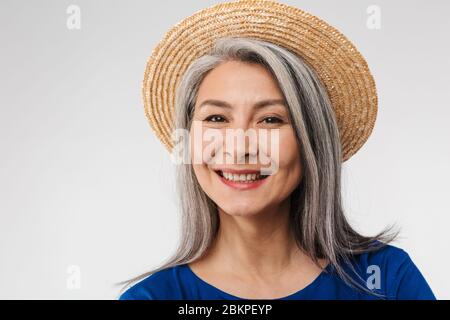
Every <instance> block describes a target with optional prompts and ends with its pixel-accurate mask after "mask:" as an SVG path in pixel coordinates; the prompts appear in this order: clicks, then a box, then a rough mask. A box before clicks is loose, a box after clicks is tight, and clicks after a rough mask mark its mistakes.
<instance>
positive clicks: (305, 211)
mask: <svg viewBox="0 0 450 320" xmlns="http://www.w3.org/2000/svg"><path fill="white" fill-rule="evenodd" d="M257 7H258V8H259V9H260V10H266V11H264V12H266V13H268V12H270V13H271V14H277V15H280V16H281V17H282V18H283V19H285V21H287V20H288V19H289V18H292V16H290V15H292V14H293V13H292V11H289V10H286V9H287V7H288V6H285V5H282V4H279V3H273V2H271V1H251V0H250V1H246V0H244V1H238V2H235V3H227V4H225V5H218V6H215V7H212V8H208V9H205V10H204V11H203V17H204V16H205V13H209V14H211V13H212V12H214V13H215V14H217V13H218V12H220V14H222V17H225V16H226V14H227V13H230V12H235V10H236V9H239V12H245V11H246V10H249V9H252V8H253V9H255V8H257ZM289 8H290V9H292V7H289ZM208 10H210V11H208ZM233 10H234V11H233ZM296 10H298V9H296ZM252 12H253V11H252ZM246 13H247V14H246V15H243V17H244V18H242V19H245V23H247V25H245V26H246V27H248V28H249V29H251V28H252V26H251V25H250V26H248V23H249V22H251V21H255V25H254V26H253V27H255V26H257V24H256V22H257V23H260V22H261V19H259V20H258V19H257V18H258V17H257V16H256V14H254V13H250V12H246ZM252 14H253V16H252ZM294 14H295V18H296V19H297V20H296V21H300V19H304V20H305V21H307V22H308V23H309V24H308V25H309V26H313V27H314V28H320V30H322V31H323V30H326V32H332V30H334V29H331V28H332V27H330V26H328V25H327V26H328V27H324V26H325V24H324V22H323V21H320V23H321V24H320V23H319V21H318V20H317V18H314V19H312V18H311V17H312V16H311V15H305V13H304V12H302V11H299V10H298V11H295V13H294ZM211 16H213V17H216V16H215V15H213V14H211ZM195 17H196V16H195V15H194V16H193V18H192V20H190V22H191V24H192V25H193V26H197V27H198V26H199V24H200V22H199V21H198V20H196V19H195ZM305 17H306V18H305ZM252 18H254V19H253V20H252ZM233 19H234V20H233V21H234V22H235V23H237V24H239V21H240V20H239V19H240V16H239V17H236V16H233ZM186 21H189V20H185V24H184V25H183V24H181V25H182V26H183V30H186V29H189V28H191V26H192V25H191V26H190V25H189V24H188V23H186ZM215 21H219V22H217V23H218V24H221V23H222V24H223V23H224V21H225V19H217V17H216V19H215ZM210 23H212V22H210ZM269 23H270V22H267V23H266V26H265V28H264V34H265V35H267V36H266V37H264V36H263V37H261V36H259V37H252V36H251V34H249V35H245V36H242V32H241V31H242V30H240V32H241V33H239V35H240V36H239V35H237V34H235V33H234V32H236V29H229V30H228V32H227V33H226V34H222V35H221V36H219V35H215V37H216V38H215V39H214V42H213V43H214V46H213V48H212V50H210V51H208V52H207V53H202V54H198V57H195V58H192V61H189V65H188V68H187V69H186V70H185V72H182V77H181V80H180V82H179V84H178V85H177V90H176V97H175V107H174V114H175V126H176V128H177V129H186V130H188V131H189V139H187V140H185V141H184V142H183V146H184V147H185V149H184V150H186V149H187V148H186V146H188V147H190V149H189V150H190V151H191V152H190V153H189V160H192V161H191V162H190V163H188V164H186V163H183V164H180V165H179V167H178V188H179V189H178V191H179V196H180V199H181V204H182V212H183V221H182V223H183V229H182V235H181V241H180V245H179V247H178V250H177V251H176V252H175V254H174V255H173V257H172V258H170V259H169V261H167V262H166V263H165V264H163V265H162V266H161V267H159V268H157V269H156V270H152V271H150V272H148V273H146V274H144V275H141V276H139V277H137V278H135V279H132V280H131V281H130V284H131V283H134V282H137V283H134V284H133V285H132V286H131V287H130V288H128V289H127V291H125V293H123V294H122V295H121V296H120V299H122V300H125V299H435V297H434V295H433V293H432V291H431V289H430V287H429V286H428V284H427V282H426V280H425V279H424V277H423V276H422V274H421V273H420V271H419V270H418V269H417V267H416V266H415V264H414V263H413V261H412V260H411V258H410V257H409V255H408V254H407V253H406V252H405V251H403V250H402V249H400V248H397V247H395V246H393V245H389V244H388V243H389V242H391V241H392V240H394V239H395V237H396V233H395V232H394V233H391V232H390V231H389V229H387V230H385V231H383V232H381V233H380V234H378V235H376V236H373V237H366V236H363V235H360V234H359V233H358V232H356V231H355V230H354V229H353V228H352V227H351V226H350V225H349V223H348V222H347V220H346V218H345V215H344V210H343V208H342V201H341V181H340V179H341V164H342V162H343V161H345V160H347V159H348V158H349V157H350V156H351V155H353V154H354V153H355V152H356V151H357V150H358V149H359V148H360V147H361V145H362V144H363V143H364V141H365V140H366V139H367V137H368V136H369V134H370V131H371V130H372V127H373V122H374V120H375V114H373V113H372V114H371V110H372V111H373V110H374V108H376V96H375V99H370V98H369V99H361V96H365V97H367V96H369V97H370V95H371V93H373V92H372V91H371V90H374V86H372V87H371V86H370V84H371V83H370V81H366V82H364V83H365V85H364V86H366V87H364V86H363V87H362V88H361V87H356V88H353V89H351V88H350V85H349V86H348V87H345V86H342V87H341V88H340V90H342V91H334V90H337V89H339V88H338V85H339V83H340V81H341V82H346V83H347V84H351V83H352V81H354V80H355V78H356V77H362V79H363V80H367V79H369V80H370V79H371V76H370V73H368V70H367V69H366V70H364V74H363V75H362V76H361V73H359V74H358V71H355V70H354V69H352V67H351V65H349V64H347V68H342V67H339V68H337V67H333V66H331V65H332V64H326V61H333V60H332V59H335V60H336V61H341V60H340V58H341V57H340V56H339V54H341V53H339V54H335V53H336V52H337V51H334V53H330V54H331V56H328V58H327V57H325V58H324V59H325V60H324V61H325V62H323V63H321V62H320V59H311V60H310V61H309V62H307V61H306V60H308V57H311V56H308V55H307V54H306V51H307V49H306V48H303V49H301V50H300V49H299V48H297V47H296V48H294V49H293V48H290V49H288V48H287V47H288V42H286V46H283V45H280V44H279V42H278V44H277V43H275V42H277V41H275V40H274V41H269V40H270V39H271V38H270V35H273V34H274V32H275V31H273V30H272V31H270V30H268V28H267V26H268V25H269ZM277 23H278V24H277V26H278V25H281V24H280V23H279V22H277ZM258 27H259V25H258ZM286 28H290V27H286ZM302 28H305V27H304V26H303V27H302ZM306 29H307V27H306ZM191 30H194V29H191ZM230 30H231V31H230ZM252 30H254V29H252ZM286 30H287V29H286ZM286 30H285V31H286ZM302 30H305V29H302ZM317 30H318V29H317ZM297 31H298V30H297ZM205 33H206V31H205ZM169 34H170V33H169ZM179 34H181V31H179ZM305 34H306V35H305ZM334 34H336V33H334ZM172 35H173V32H172ZM303 35H304V36H305V37H308V36H311V33H310V32H309V33H303ZM197 39H199V38H198V37H197ZM339 39H340V40H342V39H343V38H342V35H341V37H340V38H339ZM300 40H301V39H300ZM300 40H298V41H300ZM303 40H305V41H304V42H305V43H306V40H307V38H304V39H303ZM164 41H166V43H167V42H171V41H173V40H171V38H170V36H166V38H165V40H164ZM321 41H325V42H324V43H326V41H328V45H329V48H332V47H333V44H329V39H326V38H325V37H324V38H323V39H322V40H321ZM346 41H347V42H346V43H345V47H346V48H350V49H349V50H350V51H349V52H348V53H342V57H346V58H349V57H350V55H352V54H355V50H356V49H355V48H354V47H351V46H350V44H349V42H348V40H346ZM172 43H174V42H172ZM316 43H317V42H316ZM197 44H198V43H197ZM337 45H338V46H339V45H340V44H337ZM162 47H163V45H162V44H161V45H160V47H159V48H160V49H161V48H162ZM310 48H314V45H311V47H310ZM319 48H320V46H319ZM297 49H298V50H297ZM316 49H317V47H316ZM160 52H161V51H159V52H158V51H155V52H154V54H153V57H155V56H157V55H158V54H159V53H160ZM303 53H305V54H303ZM315 54H316V56H317V57H318V55H319V51H316V53H315ZM333 54H334V55H333ZM167 56H168V59H169V56H170V55H169V54H167ZM171 58H172V59H176V58H175V57H174V56H172V57H171ZM353 58H355V56H353ZM356 58H357V59H362V57H361V56H360V55H359V54H358V55H357V56H356ZM158 59H161V60H159V62H160V63H161V61H162V58H158ZM180 59H181V58H180ZM155 61H156V60H152V59H151V60H149V63H148V66H147V71H146V79H147V80H148V81H147V82H146V81H144V102H145V103H146V110H147V116H149V120H150V123H151V124H152V127H153V129H154V130H155V132H156V133H157V135H158V136H159V137H160V138H161V140H162V141H163V142H164V143H165V144H166V145H168V146H169V147H172V146H171V145H170V143H169V142H168V140H167V132H169V128H165V129H164V125H162V124H163V123H164V116H159V117H160V118H158V119H157V118H155V115H156V114H157V113H156V108H158V107H157V105H158V104H157V103H155V101H156V100H151V99H150V96H149V92H152V90H153V91H154V89H155V88H156V87H155V86H154V85H155V83H159V85H160V86H164V84H163V82H158V80H157V79H155V74H156V67H155V65H156V62H155ZM179 61H180V60H179ZM349 61H350V60H349ZM352 61H354V60H352ZM361 61H363V60H361ZM361 61H360V62H361ZM341 63H342V65H344V63H343V62H341ZM174 64H175V63H174ZM359 65H363V64H361V63H360V64H359ZM324 66H325V67H324ZM149 68H150V70H149ZM151 68H153V69H151ZM327 68H328V69H327ZM348 70H350V71H348ZM152 72H153V74H152ZM346 72H350V75H351V76H349V77H345V78H344V77H341V78H340V77H339V76H338V74H339V73H341V74H345V73H346ZM172 73H175V71H172ZM327 75H328V76H327ZM332 75H334V77H333V76H332ZM364 77H365V78H364ZM165 80H167V79H164V80H161V81H165ZM356 80H358V79H356ZM359 80H361V79H359ZM352 90H354V91H352ZM162 91H163V92H166V90H162ZM172 91H173V88H172ZM169 92H170V91H169ZM336 92H338V94H335V93H336ZM345 96H349V97H353V98H354V100H345ZM343 97H344V98H343ZM372 97H373V96H372ZM153 98H155V97H153ZM160 98H161V97H160ZM358 99H359V100H358ZM349 101H350V102H349ZM355 101H356V102H355ZM358 101H359V102H358ZM352 102H354V103H355V104H358V103H361V105H362V106H363V108H359V109H358V108H356V109H354V110H353V111H352V112H351V113H347V114H346V113H345V107H346V106H348V104H349V103H352ZM364 102H365V103H366V104H365V105H364ZM375 110H376V109H375ZM159 111H161V110H159ZM165 114H166V116H167V114H170V113H167V112H166V113H165ZM351 119H353V122H351V121H350V120H351ZM354 119H356V120H354ZM166 122H169V121H166ZM355 123H357V124H355ZM194 124H199V125H200V127H201V129H203V130H211V132H216V133H217V132H220V133H222V134H223V135H224V136H227V134H228V132H229V131H227V130H238V129H241V130H243V131H249V130H253V131H255V132H269V133H272V132H275V131H276V132H277V136H276V137H277V138H276V139H271V140H270V143H269V144H270V147H269V148H267V149H266V148H265V147H264V146H263V145H262V144H258V145H257V146H256V148H244V149H242V148H238V147H237V146H234V147H232V148H228V146H227V147H224V145H225V142H224V141H225V140H216V144H215V145H214V148H213V149H211V148H209V149H208V146H207V141H205V138H204V136H200V144H199V145H200V146H201V148H200V149H198V148H197V149H196V148H195V146H198V144H197V143H198V141H197V140H196V139H199V137H198V135H197V136H196V135H195V134H194ZM352 126H353V127H352ZM355 126H356V129H355ZM164 130H165V131H164ZM264 130H265V131H264ZM164 132H165V133H164ZM271 137H272V136H271ZM217 141H220V143H217ZM273 146H276V148H274V149H273V148H271V147H273ZM192 150H194V151H193V152H192ZM268 150H270V152H269V151H268ZM274 150H275V151H276V152H274ZM199 154H200V158H201V159H202V161H201V162H196V161H193V160H194V158H195V157H198V156H199ZM261 154H265V155H266V156H267V157H268V158H269V159H270V160H271V161H270V162H271V165H273V164H275V165H276V169H275V170H272V171H270V173H269V174H266V173H264V172H263V171H262V170H263V169H264V168H266V167H267V165H263V164H262V163H261V158H260V157H259V156H260V155H261ZM223 158H226V159H232V161H231V162H224V161H218V159H223ZM255 158H258V161H256V162H255V161H251V159H253V160H254V159H255ZM272 169H273V168H272Z"/></svg>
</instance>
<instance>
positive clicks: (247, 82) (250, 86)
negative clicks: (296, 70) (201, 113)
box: [196, 61, 283, 105]
mask: <svg viewBox="0 0 450 320" xmlns="http://www.w3.org/2000/svg"><path fill="white" fill-rule="evenodd" d="M277 98H278V99H283V94H282V91H281V90H280V88H279V86H278V83H277V81H276V80H275V79H274V78H273V76H272V74H271V73H270V72H269V71H268V70H267V69H266V68H265V67H264V66H262V65H260V64H256V63H252V64H250V63H246V62H239V61H227V62H224V63H222V64H220V65H219V66H217V67H216V68H214V69H213V70H211V71H210V72H209V73H208V74H207V75H206V76H205V78H204V79H203V81H202V83H201V84H200V87H199V91H198V95H197V104H196V105H198V104H199V103H201V102H202V101H203V100H206V99H217V100H223V101H227V102H229V103H230V104H231V105H241V104H244V105H248V104H254V103H256V102H257V101H261V100H265V99H277Z"/></svg>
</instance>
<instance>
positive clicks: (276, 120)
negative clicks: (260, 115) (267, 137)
mask: <svg viewBox="0 0 450 320" xmlns="http://www.w3.org/2000/svg"><path fill="white" fill-rule="evenodd" d="M262 122H265V123H266V124H276V123H283V120H282V119H280V118H278V117H266V118H264V119H263V121H262Z"/></svg>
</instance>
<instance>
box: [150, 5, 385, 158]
mask: <svg viewBox="0 0 450 320" xmlns="http://www.w3.org/2000/svg"><path fill="white" fill-rule="evenodd" d="M223 36H237V37H252V38H256V39H261V40H265V41H269V42H272V43H275V44H278V45H281V46H283V47H285V48H287V49H289V50H291V51H293V52H294V53H296V54H298V55H299V56H301V57H302V58H303V60H305V61H306V62H307V63H309V64H310V65H311V66H312V67H313V68H314V69H315V71H316V72H317V74H318V76H319V77H320V79H321V81H322V82H323V84H324V85H325V87H326V89H327V92H328V95H329V98H330V100H331V103H332V106H333V109H334V111H335V114H336V119H337V122H338V127H339V132H340V136H341V144H342V151H343V161H346V160H348V159H349V158H350V157H351V156H352V155H353V154H355V153H356V152H357V151H358V150H359V149H360V148H361V147H362V145H363V144H364V143H365V142H366V141H367V139H368V137H369V135H370V134H371V132H372V129H373V127H374V124H375V119H376V114H377V103H378V99H377V93H376V87H375V82H374V79H373V77H372V75H371V73H370V71H369V68H368V66H367V63H366V61H365V60H364V58H363V56H362V55H361V54H360V52H359V51H358V50H357V49H356V47H355V46H354V45H353V44H352V43H351V42H350V41H349V40H348V39H347V38H346V37H345V36H344V35H343V34H342V33H341V32H339V31H338V30H337V29H335V28H334V27H332V26H330V25H329V24H328V23H326V22H325V21H323V20H321V19H319V18H317V17H315V16H313V15H311V14H309V13H307V12H304V11H302V10H300V9H298V8H296V7H292V6H288V5H285V4H282V3H279V2H276V1H272V0H239V1H233V2H226V3H221V4H218V5H214V6H212V7H208V8H206V9H203V10H201V11H198V12H196V13H195V14H193V15H191V16H189V17H187V18H185V19H183V20H182V21H180V22H179V23H177V24H176V25H175V26H173V27H172V28H171V29H170V30H169V31H168V32H167V33H166V34H165V36H164V37H163V39H162V40H161V41H160V42H159V43H158V45H157V46H156V47H155V48H154V49H153V51H152V53H151V55H150V57H149V59H148V61H147V66H146V69H145V74H144V80H143V83H142V98H143V101H144V106H145V113H146V116H147V118H148V120H149V122H150V125H151V127H152V129H153V130H154V132H155V133H156V135H157V137H158V138H159V139H160V140H161V142H162V143H163V144H164V145H165V146H166V148H167V149H168V150H169V151H171V150H172V148H173V141H172V140H171V133H172V130H173V129H174V124H173V115H174V110H173V108H174V100H175V91H176V90H175V89H176V87H177V85H178V83H179V81H180V80H181V77H182V75H183V73H184V72H185V71H186V69H187V68H188V66H189V65H190V64H191V63H192V62H193V61H194V60H195V59H197V58H198V57H200V56H202V55H204V54H206V53H208V52H209V51H210V50H211V49H212V47H213V44H214V41H215V39H217V38H218V37H223Z"/></svg>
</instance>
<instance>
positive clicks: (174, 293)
mask: <svg viewBox="0 0 450 320" xmlns="http://www.w3.org/2000/svg"><path fill="white" fill-rule="evenodd" d="M351 264H352V265H353V266H354V267H355V271H356V272H357V273H358V275H359V276H361V277H362V279H363V280H364V281H362V280H359V283H361V284H363V285H364V286H365V287H366V288H370V289H372V291H373V292H377V293H381V294H383V295H385V298H384V299H399V300H405V299H408V300H410V299H411V300H414V299H425V300H435V299H436V298H435V296H434V294H433V292H432V291H431V288H430V287H429V285H428V284H427V282H426V280H425V278H424V277H423V276H422V274H421V273H420V271H419V269H418V268H417V267H416V265H415V264H414V263H413V261H412V260H411V258H410V257H409V255H408V253H406V252H405V251H404V250H402V249H400V248H397V247H395V246H392V245H386V246H385V247H383V248H381V249H379V250H377V251H375V252H371V253H363V254H359V255H355V256H354V259H353V262H352V263H351ZM343 267H344V270H346V271H347V272H348V273H349V275H351V276H352V278H353V279H358V277H356V275H355V274H354V273H353V274H352V273H350V272H351V271H350V270H351V269H349V265H344V266H343ZM156 299H158V300H222V299H227V300H244V298H241V297H237V296H234V295H231V294H229V293H227V292H224V291H222V290H220V289H218V288H216V287H215V286H213V285H211V284H209V283H207V282H206V281H204V280H202V279H201V278H200V277H199V276H197V275H196V274H195V273H194V272H193V271H192V269H191V268H190V267H189V265H188V264H181V265H177V266H175V267H170V268H166V269H163V270H160V271H158V272H156V273H153V274H151V275H150V276H148V277H146V278H145V279H143V280H141V281H140V282H138V283H136V284H134V285H133V286H132V287H130V288H129V289H128V290H127V291H125V292H124V293H123V294H122V295H121V296H120V297H119V300H156ZM280 299H281V300H288V299H289V300H293V299H296V300H297V299H298V300H316V299H317V300H323V299H329V300H330V299H331V300H338V299H344V300H355V299H362V300H373V299H380V298H379V297H376V296H374V295H371V294H370V293H366V292H362V291H358V289H355V288H352V287H350V286H349V285H347V284H346V283H345V282H344V281H342V280H341V279H340V278H339V277H338V276H337V274H336V273H335V272H333V268H332V267H331V266H330V265H328V266H327V267H326V268H325V269H324V271H323V272H322V273H321V274H320V275H319V276H318V277H317V278H315V280H314V281H313V282H311V283H310V284H309V285H307V286H306V287H304V288H303V289H301V290H299V291H297V292H295V293H293V294H290V295H288V296H285V297H282V298H280ZM381 299H383V298H381Z"/></svg>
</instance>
